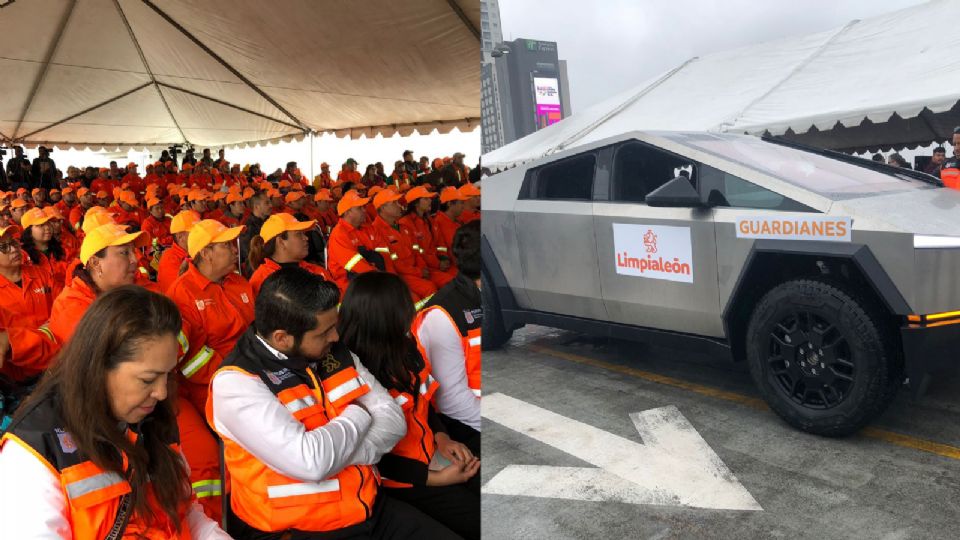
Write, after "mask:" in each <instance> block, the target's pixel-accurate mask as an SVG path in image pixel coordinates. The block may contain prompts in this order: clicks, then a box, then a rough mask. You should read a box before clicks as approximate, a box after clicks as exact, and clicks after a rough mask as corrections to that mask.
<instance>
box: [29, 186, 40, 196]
mask: <svg viewBox="0 0 960 540" xmlns="http://www.w3.org/2000/svg"><path fill="white" fill-rule="evenodd" d="M38 193H40V188H38V187H35V188H33V189H32V190H30V195H33V196H34V197H36V196H37V194H38Z"/></svg>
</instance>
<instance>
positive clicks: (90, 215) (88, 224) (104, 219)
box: [81, 206, 114, 233]
mask: <svg viewBox="0 0 960 540" xmlns="http://www.w3.org/2000/svg"><path fill="white" fill-rule="evenodd" d="M93 208H100V211H98V212H90V210H93ZM93 208H91V209H90V210H87V215H86V216H85V217H84V218H83V227H81V228H82V229H83V232H85V233H88V232H90V231H92V230H94V229H96V228H97V227H99V226H101V225H106V224H107V223H114V221H113V216H111V215H110V212H107V211H106V210H104V209H103V208H102V207H99V206H94V207H93Z"/></svg>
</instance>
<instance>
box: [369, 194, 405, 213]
mask: <svg viewBox="0 0 960 540" xmlns="http://www.w3.org/2000/svg"><path fill="white" fill-rule="evenodd" d="M402 198H403V195H400V194H399V193H397V192H396V191H393V190H392V189H385V190H383V191H381V192H380V193H377V196H376V197H374V198H373V207H374V208H376V209H378V210H379V209H380V207H381V206H383V205H385V204H387V203H389V202H393V201H399V200H400V199H402Z"/></svg>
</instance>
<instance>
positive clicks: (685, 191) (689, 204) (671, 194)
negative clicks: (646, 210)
mask: <svg viewBox="0 0 960 540" xmlns="http://www.w3.org/2000/svg"><path fill="white" fill-rule="evenodd" d="M644 202H646V203H647V206H653V207H657V208H660V207H665V208H697V207H702V206H704V204H703V201H701V200H700V194H699V193H697V190H695V189H693V185H691V184H690V180H689V179H687V178H685V177H683V176H678V177H676V178H674V179H673V180H670V181H669V182H667V183H666V184H664V185H662V186H660V187H658V188H657V189H655V190H653V191H651V192H650V193H647V196H646V198H645V199H644Z"/></svg>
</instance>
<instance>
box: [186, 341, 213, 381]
mask: <svg viewBox="0 0 960 540" xmlns="http://www.w3.org/2000/svg"><path fill="white" fill-rule="evenodd" d="M213 352H214V351H213V349H211V348H210V347H208V346H206V345H204V346H203V348H201V349H200V352H198V353H197V354H195V355H193V358H191V359H190V361H189V362H187V365H185V366H183V369H181V370H180V372H181V373H183V376H184V377H187V378H190V377H193V376H194V375H195V374H196V373H197V371H199V370H200V368H202V367H203V366H205V365H207V362H209V361H210V359H211V358H213Z"/></svg>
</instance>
